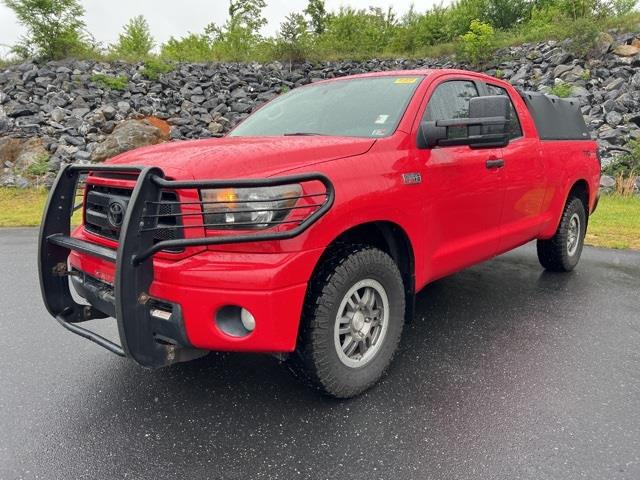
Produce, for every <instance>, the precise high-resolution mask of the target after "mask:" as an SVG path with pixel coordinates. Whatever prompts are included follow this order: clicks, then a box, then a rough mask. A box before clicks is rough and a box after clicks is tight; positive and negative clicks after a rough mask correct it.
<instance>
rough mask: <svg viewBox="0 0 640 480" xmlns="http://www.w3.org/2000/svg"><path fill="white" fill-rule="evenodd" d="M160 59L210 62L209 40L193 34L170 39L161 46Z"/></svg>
mask: <svg viewBox="0 0 640 480" xmlns="http://www.w3.org/2000/svg"><path fill="white" fill-rule="evenodd" d="M160 58H163V59H165V60H171V61H174V62H210V61H212V60H214V55H213V48H212V42H211V39H210V38H209V37H208V36H207V35H200V34H195V33H190V34H188V35H187V36H186V37H183V38H180V39H176V38H173V37H171V38H170V39H169V40H168V41H167V42H166V43H165V44H163V45H162V48H161V50H160Z"/></svg>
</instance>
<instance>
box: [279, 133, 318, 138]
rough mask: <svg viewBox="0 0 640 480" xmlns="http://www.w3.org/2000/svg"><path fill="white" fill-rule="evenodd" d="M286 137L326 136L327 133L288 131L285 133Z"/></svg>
mask: <svg viewBox="0 0 640 480" xmlns="http://www.w3.org/2000/svg"><path fill="white" fill-rule="evenodd" d="M283 135H284V136H285V137H315V136H321V137H326V136H327V135H326V134H324V133H315V132H287V133H283Z"/></svg>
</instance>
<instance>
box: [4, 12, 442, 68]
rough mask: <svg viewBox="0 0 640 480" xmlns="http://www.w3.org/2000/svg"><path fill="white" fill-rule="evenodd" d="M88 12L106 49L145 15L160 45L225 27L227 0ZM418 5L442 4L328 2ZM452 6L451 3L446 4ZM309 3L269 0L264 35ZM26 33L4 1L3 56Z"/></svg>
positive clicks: (91, 27) (92, 28)
mask: <svg viewBox="0 0 640 480" xmlns="http://www.w3.org/2000/svg"><path fill="white" fill-rule="evenodd" d="M81 3H82V4H83V5H84V7H85V10H86V16H85V21H86V24H87V29H88V30H89V32H91V33H92V34H93V36H94V37H95V38H96V40H97V41H98V42H101V43H102V44H104V45H107V44H109V43H112V42H114V41H115V40H116V39H117V38H118V33H119V32H120V31H121V29H122V26H123V25H124V24H125V23H127V21H128V20H129V19H130V18H131V17H134V16H136V15H141V14H142V15H144V16H145V17H146V18H147V21H148V22H149V26H150V27H151V32H152V33H153V36H154V38H155V39H156V42H157V43H162V42H164V41H166V40H167V39H168V38H169V37H171V36H174V37H179V36H182V35H184V34H185V33H186V32H201V31H202V30H203V29H204V27H205V26H206V25H207V24H208V23H210V22H215V23H218V24H222V23H224V21H225V19H226V15H227V6H228V2H227V0H180V1H177V2H176V1H175V0H82V1H81ZM412 3H414V4H415V6H416V10H418V11H424V10H426V9H427V8H429V7H431V6H432V5H434V4H437V3H440V0H326V5H327V8H328V9H329V10H337V9H339V8H340V6H351V7H354V8H366V7H368V6H374V7H382V8H385V9H386V8H387V7H389V6H391V5H393V7H394V10H395V11H396V12H397V13H400V14H402V13H405V12H406V11H407V10H409V7H410V5H411V4H412ZM445 3H448V2H445ZM306 4H307V0H290V1H286V0H267V8H265V10H264V14H265V17H266V18H267V20H268V22H269V24H268V25H267V26H266V27H265V29H264V31H263V33H264V34H267V35H271V34H273V33H275V32H276V31H277V30H278V28H279V26H280V23H281V22H282V21H283V20H284V17H285V16H286V15H287V14H288V13H289V12H292V11H301V10H303V9H304V7H305V6H306ZM22 33H23V30H22V28H21V27H20V25H18V23H17V21H16V18H15V16H14V15H13V12H12V11H11V10H9V9H8V8H7V7H5V6H4V4H3V2H2V1H1V0H0V55H6V53H7V52H8V46H9V45H12V44H14V43H15V42H16V40H17V39H18V38H19V37H20V35H21V34H22Z"/></svg>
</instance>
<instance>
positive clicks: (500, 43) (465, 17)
mask: <svg viewBox="0 0 640 480" xmlns="http://www.w3.org/2000/svg"><path fill="white" fill-rule="evenodd" d="M0 1H2V2H4V3H5V4H6V5H7V6H9V7H10V8H12V9H13V10H14V11H15V12H16V14H17V15H18V20H19V21H20V23H22V24H23V25H25V26H26V27H27V32H28V34H27V35H26V37H25V38H23V39H21V41H20V43H18V44H17V45H15V46H14V49H13V52H14V55H15V54H18V55H19V56H20V57H32V56H35V57H40V58H46V59H49V58H62V57H67V56H71V57H76V58H78V57H90V58H97V59H113V58H117V59H123V60H127V61H132V62H137V61H144V62H145V63H146V64H145V67H143V69H142V70H141V72H142V73H143V75H145V76H146V77H147V78H152V79H153V78H157V77H158V75H160V74H161V73H163V69H166V68H169V67H167V65H166V64H165V63H162V62H166V61H170V62H211V61H255V60H257V61H264V62H269V61H273V60H276V59H278V60H287V61H289V62H295V61H300V60H312V61H313V60H320V59H325V60H327V59H344V58H351V59H364V58H371V57H381V56H385V57H392V56H396V57H397V56H421V57H425V56H428V57H438V56H443V55H451V54H452V53H454V52H456V53H457V54H458V56H459V58H461V59H465V60H467V61H469V62H472V63H474V64H480V63H482V62H486V61H487V60H490V59H491V56H492V54H493V52H494V50H495V49H496V48H498V47H505V46H509V45H514V44H518V43H522V42H534V41H542V40H549V39H556V40H564V39H572V41H571V42H570V46H569V48H570V49H571V50H572V52H573V53H574V55H577V56H586V55H588V53H589V51H590V49H591V47H592V46H593V45H594V42H595V41H596V39H597V38H598V35H599V32H603V31H607V30H609V29H612V28H617V29H619V30H623V31H637V28H638V23H639V22H640V13H638V12H637V11H634V10H633V9H634V6H635V5H636V3H637V0H535V1H534V0H454V1H453V3H448V4H445V3H444V2H443V3H439V4H436V5H435V6H432V7H430V8H428V9H426V10H421V11H418V10H417V9H416V8H414V7H413V6H412V7H411V8H410V10H409V12H407V13H406V14H404V15H402V16H398V15H397V14H396V12H395V11H394V10H393V9H392V8H389V9H381V8H368V9H354V8H350V7H342V8H340V9H339V10H337V11H328V10H327V7H326V2H325V0H307V5H306V7H305V8H304V10H302V12H293V13H291V14H289V15H288V16H287V18H286V19H285V21H284V22H283V23H282V24H281V27H280V30H279V32H278V33H277V34H276V35H275V36H273V37H269V38H265V37H264V36H263V35H261V33H260V32H261V29H262V27H264V25H265V24H266V20H265V18H264V15H263V10H264V8H265V6H266V3H267V0H227V1H228V13H229V16H228V20H227V21H226V22H225V23H224V24H222V25H216V24H213V23H212V24H209V25H208V26H207V27H206V28H205V30H204V31H202V32H196V33H187V34H186V35H185V36H183V37H179V38H173V37H172V38H170V39H169V40H168V41H167V42H166V43H164V44H162V45H161V46H160V54H159V56H158V57H157V58H159V59H160V60H162V62H159V63H155V64H154V63H152V62H154V61H155V60H154V59H155V58H156V56H155V55H153V54H152V53H151V52H152V51H153V48H154V41H153V37H152V35H151V32H150V31H149V25H148V24H147V22H146V20H145V18H144V17H143V16H137V17H134V18H132V19H131V20H130V21H129V22H128V24H127V25H125V27H124V28H123V31H122V33H121V34H120V36H119V38H118V41H117V42H116V43H115V44H114V45H112V46H111V47H110V48H109V50H108V52H102V53H101V52H99V51H97V50H96V48H95V46H93V45H92V40H91V39H90V37H89V35H88V34H87V33H86V32H85V30H84V22H83V20H82V18H83V14H84V9H83V7H82V6H81V0H0ZM345 3H348V0H346V1H345ZM495 60H496V62H495V63H497V59H495ZM0 65H1V63H0Z"/></svg>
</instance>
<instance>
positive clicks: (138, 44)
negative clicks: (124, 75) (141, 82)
mask: <svg viewBox="0 0 640 480" xmlns="http://www.w3.org/2000/svg"><path fill="white" fill-rule="evenodd" d="M154 45H155V42H154V40H153V37H152V36H151V31H150V30H149V24H148V23H147V20H146V19H145V18H144V17H143V16H142V15H138V16H137V17H133V18H132V19H131V20H129V23H127V24H126V25H125V26H124V29H123V32H122V33H121V34H120V36H119V37H118V42H117V43H116V44H115V45H113V46H112V47H111V50H112V51H113V53H114V55H116V56H118V57H120V58H124V59H139V58H145V57H148V56H149V54H150V53H151V49H152V48H153V46H154Z"/></svg>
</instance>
